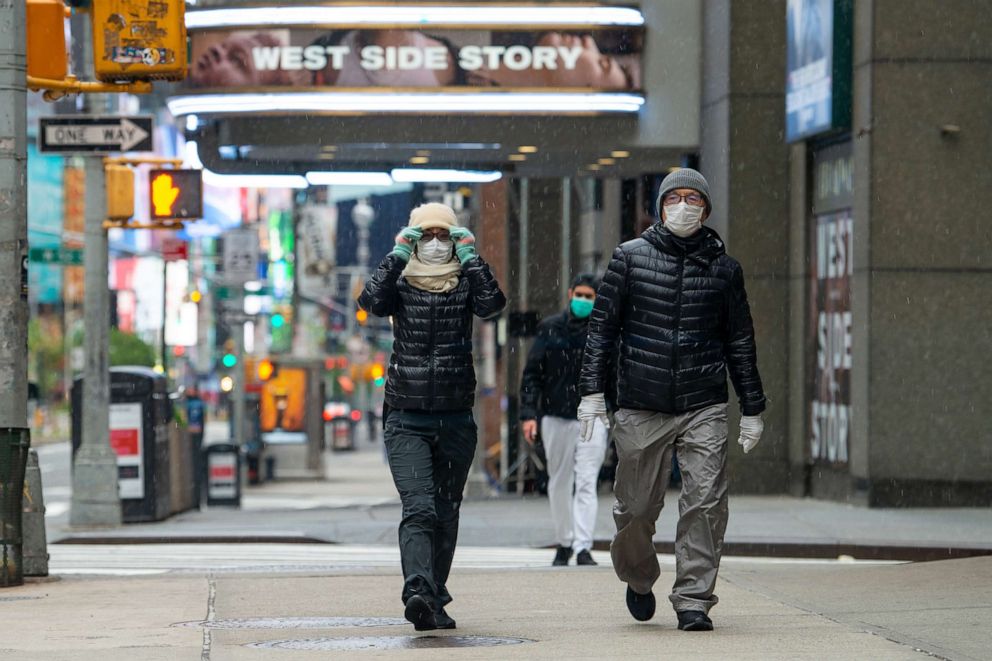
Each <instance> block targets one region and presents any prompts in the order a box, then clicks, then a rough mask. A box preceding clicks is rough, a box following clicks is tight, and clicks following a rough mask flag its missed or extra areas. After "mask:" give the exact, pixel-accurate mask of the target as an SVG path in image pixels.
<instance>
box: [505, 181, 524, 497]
mask: <svg viewBox="0 0 992 661" xmlns="http://www.w3.org/2000/svg"><path fill="white" fill-rule="evenodd" d="M529 287H530V180H529V179H527V178H526V177H525V178H524V179H521V180H520V292H519V294H520V310H521V312H527V311H528V306H529V305H530V300H529V299H530V297H529V296H528V289H529ZM515 342H516V345H517V351H516V358H515V362H516V366H517V369H516V370H514V378H515V379H518V380H519V378H520V373H521V371H522V370H523V363H524V356H523V349H524V340H523V338H519V337H518V338H516V340H515ZM526 443H527V441H525V440H524V436H523V434H519V433H518V434H517V493H518V494H523V492H524V469H525V465H524V464H525V462H523V461H521V458H522V457H524V456H525V455H526V453H527V445H526ZM504 455H505V456H504V457H503V460H504V461H505V462H506V463H505V464H504V466H506V471H504V472H503V475H504V476H506V475H507V474H508V473H509V471H510V467H509V462H510V457H509V453H508V452H507V453H504Z"/></svg>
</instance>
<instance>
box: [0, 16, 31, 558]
mask: <svg viewBox="0 0 992 661" xmlns="http://www.w3.org/2000/svg"><path fill="white" fill-rule="evenodd" d="M26 16H27V14H26V11H25V3H24V0H14V1H13V2H8V3H6V4H4V8H3V11H0V90H3V92H0V393H3V396H2V397H0V428H8V427H13V428H21V429H23V428H26V427H27V415H28V413H27V410H28V408H27V407H28V404H27V402H28V297H27V284H28V283H27V275H28V274H27V244H28V241H27V239H28V216H27V191H26V190H25V186H24V182H25V181H26V180H27V87H26V85H27V80H26V77H25V69H24V67H25V53H26V50H27V44H26V42H25V32H24V24H25V21H26ZM4 564H6V563H4Z"/></svg>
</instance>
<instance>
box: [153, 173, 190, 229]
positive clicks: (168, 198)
mask: <svg viewBox="0 0 992 661" xmlns="http://www.w3.org/2000/svg"><path fill="white" fill-rule="evenodd" d="M148 182H149V186H150V193H149V196H148V199H149V201H150V202H151V205H150V208H149V210H148V216H149V217H150V218H151V219H152V220H197V219H199V218H202V217H203V177H202V174H201V172H200V170H152V171H150V172H149V173H148Z"/></svg>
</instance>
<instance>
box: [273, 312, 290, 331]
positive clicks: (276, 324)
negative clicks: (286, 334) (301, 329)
mask: <svg viewBox="0 0 992 661" xmlns="http://www.w3.org/2000/svg"><path fill="white" fill-rule="evenodd" d="M270 322H271V324H272V327H273V328H282V327H283V326H285V325H286V317H284V316H282V315H281V314H279V313H278V312H276V313H275V314H273V315H272V318H271V319H270Z"/></svg>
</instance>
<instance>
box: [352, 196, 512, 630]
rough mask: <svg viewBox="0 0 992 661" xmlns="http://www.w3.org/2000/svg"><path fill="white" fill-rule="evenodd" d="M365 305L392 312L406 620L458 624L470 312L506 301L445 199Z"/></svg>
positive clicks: (390, 387) (415, 230)
mask: <svg viewBox="0 0 992 661" xmlns="http://www.w3.org/2000/svg"><path fill="white" fill-rule="evenodd" d="M358 304H359V305H360V306H361V307H362V308H363V309H364V310H366V311H368V312H369V313H371V314H374V315H376V316H380V317H386V316H389V317H392V322H393V353H392V355H391V356H390V358H389V371H388V373H387V375H386V388H385V391H386V392H385V408H386V409H388V410H385V411H384V414H383V418H384V421H385V447H386V455H387V457H388V459H389V469H390V472H391V473H392V476H393V482H394V483H395V484H396V490H397V491H398V492H399V494H400V500H401V501H402V503H403V519H402V521H401V522H400V527H399V543H400V558H401V561H402V565H403V577H404V579H405V580H404V584H403V593H402V599H403V603H404V604H405V605H406V609H405V616H406V619H407V620H409V621H410V622H412V623H413V625H414V627H415V628H416V629H417V631H427V630H430V629H454V628H455V621H454V620H453V619H452V618H451V617H449V616H448V614H447V613H446V612H445V610H444V607H445V606H446V605H447V604H448V603H450V602H451V595H450V594H449V593H448V589H447V587H446V585H445V584H446V583H447V580H448V574H449V572H450V571H451V561H452V558H453V557H454V554H455V543H456V541H457V539H458V511H459V507H460V505H461V501H462V491H463V490H464V488H465V480H466V479H467V478H468V472H469V469H470V468H471V466H472V460H473V458H474V457H475V445H476V440H477V433H478V431H477V428H476V425H475V420H474V419H473V417H472V405H473V403H474V401H475V383H476V381H475V368H474V366H473V362H472V317H473V315H475V316H478V317H482V318H483V319H488V318H490V317H494V316H496V315H497V314H499V313H500V311H502V309H503V308H504V307H505V306H506V298H505V297H504V296H503V292H502V291H501V290H500V288H499V284H498V283H497V282H496V279H495V278H494V277H493V274H492V272H491V271H490V269H489V265H488V264H486V263H485V262H484V261H483V260H482V258H481V257H479V255H478V253H477V252H476V249H475V237H474V236H472V233H471V232H470V231H469V230H467V229H466V228H464V227H459V226H458V219H457V217H456V216H455V212H454V211H453V210H452V209H451V208H450V207H448V206H445V205H443V204H437V203H431V204H424V205H421V206H419V207H417V208H416V209H414V210H413V211H412V212H411V213H410V223H409V226H408V227H406V228H405V229H404V230H403V231H402V232H400V234H399V235H398V236H397V237H396V245H395V246H394V247H393V250H392V251H391V252H390V253H389V254H388V255H386V257H385V258H383V260H382V262H381V263H380V264H379V267H378V268H377V269H376V271H375V273H374V274H373V275H372V278H371V279H370V280H369V282H368V284H366V285H365V289H364V291H362V293H361V295H360V296H359V298H358Z"/></svg>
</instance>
